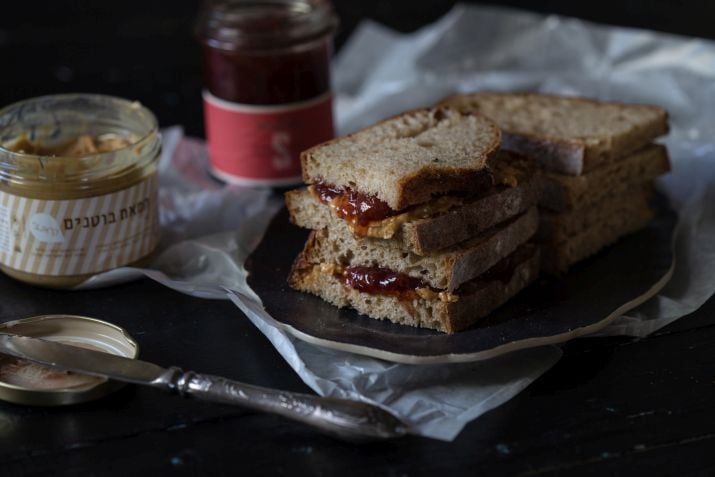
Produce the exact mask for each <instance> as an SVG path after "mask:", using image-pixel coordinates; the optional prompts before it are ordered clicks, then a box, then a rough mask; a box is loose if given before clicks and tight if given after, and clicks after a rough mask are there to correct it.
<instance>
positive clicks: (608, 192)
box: [539, 144, 670, 212]
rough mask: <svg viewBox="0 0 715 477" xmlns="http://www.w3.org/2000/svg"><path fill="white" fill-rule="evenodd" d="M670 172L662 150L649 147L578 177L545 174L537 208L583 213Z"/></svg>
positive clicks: (663, 148) (653, 146) (660, 146)
mask: <svg viewBox="0 0 715 477" xmlns="http://www.w3.org/2000/svg"><path fill="white" fill-rule="evenodd" d="M668 171H670V161H669V159H668V152H667V150H666V148H665V146H662V145H660V144H650V145H648V146H646V147H644V148H643V149H640V150H639V151H637V152H635V153H633V154H630V155H629V156H627V157H624V158H622V159H621V160H618V161H610V162H609V163H607V164H604V165H603V166H601V167H599V168H598V169H596V170H593V171H591V172H589V173H587V174H584V175H582V176H579V177H570V176H564V175H561V174H556V173H547V174H545V178H544V189H543V192H542V195H541V199H540V200H539V206H541V207H544V208H547V209H549V210H552V211H557V212H566V211H571V210H575V209H582V210H585V208H586V207H589V206H592V205H595V204H596V203H598V202H599V201H601V200H603V199H604V198H605V197H607V196H612V195H620V194H625V193H627V192H628V190H631V189H632V188H633V187H637V186H638V185H639V184H641V183H643V182H646V181H650V180H653V179H655V178H656V177H658V176H660V175H661V174H665V173H667V172H668Z"/></svg>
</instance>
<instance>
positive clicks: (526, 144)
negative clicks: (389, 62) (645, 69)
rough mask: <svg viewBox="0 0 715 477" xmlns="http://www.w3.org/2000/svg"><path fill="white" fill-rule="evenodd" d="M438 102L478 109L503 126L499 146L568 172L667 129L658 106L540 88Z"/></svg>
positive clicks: (647, 140)
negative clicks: (566, 94) (544, 91)
mask: <svg viewBox="0 0 715 477" xmlns="http://www.w3.org/2000/svg"><path fill="white" fill-rule="evenodd" d="M439 104H440V105H441V106H450V107H456V108H458V109H460V110H461V111H464V112H479V113H481V114H484V115H485V116H487V117H489V118H490V119H492V120H494V121H495V122H496V123H497V124H498V125H499V127H500V128H501V130H502V146H503V147H504V148H506V149H510V150H515V151H518V152H521V153H523V154H527V155H531V156H533V157H534V158H536V159H538V160H539V161H540V162H541V163H542V164H543V166H544V167H545V168H546V169H548V170H551V171H553V172H558V173H561V174H567V175H572V176H577V175H581V174H583V173H585V172H588V171H591V170H593V169H595V168H596V167H598V166H599V165H601V164H603V163H604V162H605V161H608V160H609V159H613V158H619V157H623V156H626V155H628V154H630V153H631V152H634V151H636V150H638V149H641V148H642V147H643V146H645V145H646V144H648V143H650V142H651V141H653V139H655V138H656V137H658V136H660V135H663V134H665V133H667V132H668V114H667V112H666V111H665V110H664V109H662V108H660V107H657V106H649V105H639V104H624V103H616V102H606V101H596V100H591V99H585V98H575V97H563V96H554V95H548V94H540V93H514V92H479V93H472V94H461V95H455V96H452V97H449V98H446V99H445V100H443V101H442V102H440V103H439Z"/></svg>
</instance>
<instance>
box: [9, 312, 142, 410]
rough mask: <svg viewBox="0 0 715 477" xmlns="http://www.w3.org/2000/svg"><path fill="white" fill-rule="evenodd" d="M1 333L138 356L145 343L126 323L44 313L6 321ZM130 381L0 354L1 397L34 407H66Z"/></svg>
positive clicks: (110, 390) (105, 392)
mask: <svg viewBox="0 0 715 477" xmlns="http://www.w3.org/2000/svg"><path fill="white" fill-rule="evenodd" d="M0 332H7V333H13V334H18V335H25V336H32V337H35V338H43V339H46V340H50V341H58V342H61V343H64V344H69V345H73V346H79V347H83V348H89V349H93V350H96V351H104V352H106V353H112V354H115V355H118V356H123V357H126V358H136V357H137V356H138V355H139V346H138V345H137V343H136V341H134V339H133V338H132V337H131V336H129V334H128V333H127V332H126V331H125V330H124V329H122V328H120V327H118V326H116V325H113V324H111V323H107V322H106V321H102V320H97V319H95V318H88V317H86V316H75V315H42V316H34V317H32V318H25V319H22V320H15V321H9V322H6V323H0ZM122 386H124V383H121V382H118V381H110V380H107V379H103V378H97V377H93V376H84V375H79V374H76V373H68V372H64V371H58V370H54V369H50V368H46V367H44V366H39V365H36V364H32V363H29V362H27V361H22V360H18V359H16V358H13V357H10V356H5V355H1V354H0V399H2V400H4V401H9V402H13V403H16V404H26V405H32V406H63V405H67V404H77V403H81V402H86V401H91V400H93V399H97V398H99V397H102V396H106V395H107V394H109V393H111V392H114V391H116V390H118V389H119V388H121V387H122Z"/></svg>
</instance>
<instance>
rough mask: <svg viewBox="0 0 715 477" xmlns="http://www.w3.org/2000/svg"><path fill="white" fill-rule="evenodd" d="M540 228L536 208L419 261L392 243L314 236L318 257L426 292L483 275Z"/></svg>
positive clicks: (325, 233) (331, 233)
mask: <svg viewBox="0 0 715 477" xmlns="http://www.w3.org/2000/svg"><path fill="white" fill-rule="evenodd" d="M538 226H539V214H538V211H537V209H536V207H532V208H531V209H529V210H528V211H527V212H526V213H524V214H521V215H520V216H518V217H515V218H513V219H512V220H509V221H507V222H506V223H502V224H499V225H498V226H496V227H493V228H491V229H490V230H488V231H487V232H484V233H482V234H479V235H477V236H476V237H473V238H471V239H469V240H467V241H466V242H463V243H461V244H459V245H456V246H453V247H450V248H448V249H446V250H444V251H442V252H438V253H434V254H430V255H424V256H419V255H416V254H413V253H410V252H406V251H404V250H403V249H401V248H399V247H395V244H394V242H391V241H385V240H380V239H371V238H360V239H357V238H355V237H353V235H352V234H351V233H349V232H348V231H347V230H345V229H344V228H343V229H336V228H330V227H329V228H327V229H321V230H317V231H316V236H317V237H318V238H319V240H317V241H316V251H315V253H316V254H317V256H318V257H321V260H322V261H323V262H325V261H326V260H328V258H330V259H331V260H332V259H337V260H338V262H339V263H340V265H343V266H374V265H375V264H380V266H382V267H386V268H389V269H390V270H393V271H395V272H400V273H404V274H405V275H408V276H411V277H415V278H418V279H420V280H423V281H424V282H426V283H427V284H429V285H430V286H432V287H434V288H438V289H441V290H447V291H450V292H451V291H453V290H455V289H456V288H457V287H459V286H460V285H461V284H462V283H464V282H467V281H469V280H471V279H472V278H474V277H476V276H478V275H481V274H482V273H484V272H486V271H487V270H488V269H490V268H491V267H492V266H494V265H496V263H497V262H499V261H500V260H502V259H503V258H504V257H506V256H507V255H509V254H511V253H512V252H513V251H514V250H516V249H517V248H518V247H519V246H520V245H522V244H523V243H525V242H527V241H528V240H529V239H530V238H532V237H533V236H534V234H535V233H536V231H537V229H538Z"/></svg>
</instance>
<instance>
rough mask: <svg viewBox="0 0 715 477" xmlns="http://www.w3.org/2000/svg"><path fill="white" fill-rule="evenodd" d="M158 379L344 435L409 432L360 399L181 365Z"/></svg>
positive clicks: (186, 390)
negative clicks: (323, 394) (253, 382)
mask: <svg viewBox="0 0 715 477" xmlns="http://www.w3.org/2000/svg"><path fill="white" fill-rule="evenodd" d="M157 381H160V383H159V382H157V384H165V385H168V386H169V388H170V389H171V390H172V391H174V392H177V393H179V394H181V395H184V396H191V397H194V398H197V399H202V400H206V401H214V402H219V403H223V404H234V405H239V406H243V407H246V408H249V409H253V410H256V411H263V412H269V413H274V414H278V415H280V416H283V417H286V418H289V419H293V420H295V421H299V422H302V423H304V424H308V425H310V426H313V427H316V428H318V429H320V430H322V431H324V432H327V433H329V434H332V435H334V436H337V437H341V438H343V439H348V440H353V441H355V440H358V441H360V440H371V439H389V438H394V437H401V436H403V435H405V434H406V433H407V428H406V426H405V424H403V423H402V422H401V421H400V420H399V419H397V418H396V417H395V416H393V415H392V414H390V413H389V412H387V411H385V410H383V409H381V408H379V407H377V406H373V405H371V404H367V403H363V402H359V401H351V400H347V399H334V398H323V397H319V396H312V395H309V394H300V393H293V392H288V391H280V390H277V389H269V388H263V387H260V386H253V385H250V384H244V383H240V382H237V381H231V380H229V379H226V378H222V377H219V376H210V375H205V374H198V373H194V372H193V371H187V372H183V371H182V370H180V369H179V368H170V369H169V370H168V371H167V373H166V374H165V375H164V376H162V377H161V378H159V379H158V380H157Z"/></svg>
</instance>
